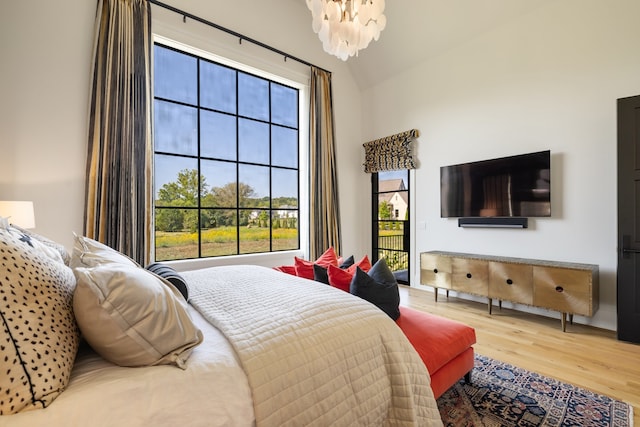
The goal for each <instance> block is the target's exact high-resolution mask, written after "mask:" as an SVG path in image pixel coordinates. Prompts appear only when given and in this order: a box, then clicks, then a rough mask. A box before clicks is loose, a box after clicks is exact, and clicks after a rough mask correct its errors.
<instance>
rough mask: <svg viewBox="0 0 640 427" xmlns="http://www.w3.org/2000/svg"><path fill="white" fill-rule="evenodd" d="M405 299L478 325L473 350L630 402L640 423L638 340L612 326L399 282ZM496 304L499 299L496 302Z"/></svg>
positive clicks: (418, 305)
mask: <svg viewBox="0 0 640 427" xmlns="http://www.w3.org/2000/svg"><path fill="white" fill-rule="evenodd" d="M400 299H401V304H402V305H405V306H408V307H412V308H415V309H418V310H422V311H426V312H429V313H432V314H436V315H439V316H443V317H446V318H450V319H454V320H457V321H460V322H462V323H465V324H467V325H469V326H472V327H473V328H475V330H476V338H477V343H476V345H475V346H474V348H475V352H476V353H478V354H482V355H485V356H489V357H492V358H494V359H497V360H501V361H503V362H507V363H510V364H512V365H515V366H519V367H521V368H524V369H527V370H530V371H534V372H538V373H539V374H542V375H545V376H548V377H552V378H556V379H558V380H560V381H564V382H567V383H571V384H574V385H577V386H579V387H583V388H586V389H589V390H592V391H594V392H596V393H600V394H605V395H607V396H610V397H612V398H615V399H618V400H621V401H623V402H627V403H629V404H631V405H632V406H633V407H634V408H633V412H634V424H635V425H636V426H640V345H636V344H630V343H626V342H622V341H618V340H617V339H616V334H615V332H613V331H608V330H603V329H598V328H594V327H591V326H585V325H579V324H569V322H568V321H567V330H566V332H562V331H561V329H560V320H559V319H551V318H548V317H544V316H538V315H534V314H529V313H523V312H520V311H515V310H510V309H505V308H503V309H499V308H498V307H497V306H494V307H493V314H491V315H489V313H488V310H487V305H486V304H483V303H478V302H473V301H468V300H464V299H460V298H456V297H453V296H452V297H449V298H448V299H447V298H446V297H445V295H444V292H443V291H440V294H439V295H438V302H435V301H434V295H433V293H432V292H429V291H425V290H421V289H414V288H409V287H406V286H400ZM494 303H495V302H494Z"/></svg>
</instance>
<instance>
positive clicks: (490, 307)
mask: <svg viewBox="0 0 640 427" xmlns="http://www.w3.org/2000/svg"><path fill="white" fill-rule="evenodd" d="M492 308H493V300H492V299H491V298H489V314H491V309H492Z"/></svg>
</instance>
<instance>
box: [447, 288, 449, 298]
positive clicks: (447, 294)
mask: <svg viewBox="0 0 640 427" xmlns="http://www.w3.org/2000/svg"><path fill="white" fill-rule="evenodd" d="M447 299H449V289H447Z"/></svg>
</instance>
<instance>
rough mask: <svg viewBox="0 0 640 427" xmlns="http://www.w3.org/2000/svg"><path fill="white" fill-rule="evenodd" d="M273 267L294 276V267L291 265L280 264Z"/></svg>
mask: <svg viewBox="0 0 640 427" xmlns="http://www.w3.org/2000/svg"><path fill="white" fill-rule="evenodd" d="M273 269H274V270H278V271H282V272H283V273H287V274H291V275H293V276H296V267H295V266H293V265H281V266H280V267H273Z"/></svg>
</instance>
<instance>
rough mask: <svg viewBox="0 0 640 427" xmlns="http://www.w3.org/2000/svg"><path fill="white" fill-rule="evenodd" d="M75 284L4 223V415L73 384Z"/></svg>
mask: <svg viewBox="0 0 640 427" xmlns="http://www.w3.org/2000/svg"><path fill="white" fill-rule="evenodd" d="M75 283H76V281H75V277H74V275H73V272H72V270H71V269H70V268H69V267H67V266H66V265H65V264H64V263H63V262H59V261H56V260H54V259H52V258H51V257H50V256H49V255H47V254H45V253H44V252H43V251H42V248H41V247H39V246H38V244H37V242H34V241H33V240H32V239H31V237H30V236H29V235H27V234H24V233H22V232H21V231H19V230H16V229H14V228H12V227H0V361H1V364H0V366H1V367H2V368H1V369H2V372H0V415H8V414H15V413H18V412H24V411H29V410H33V409H38V408H44V407H46V406H48V405H49V404H50V403H51V402H52V401H53V400H54V399H55V398H56V397H57V396H58V395H59V394H60V393H61V392H62V391H63V390H64V388H65V387H66V385H67V383H68V382H69V376H70V373H71V369H72V367H73V362H74V359H75V356H76V352H77V350H78V344H79V332H78V328H77V325H76V321H75V318H74V316H73V309H72V298H73V291H74V288H75Z"/></svg>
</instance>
